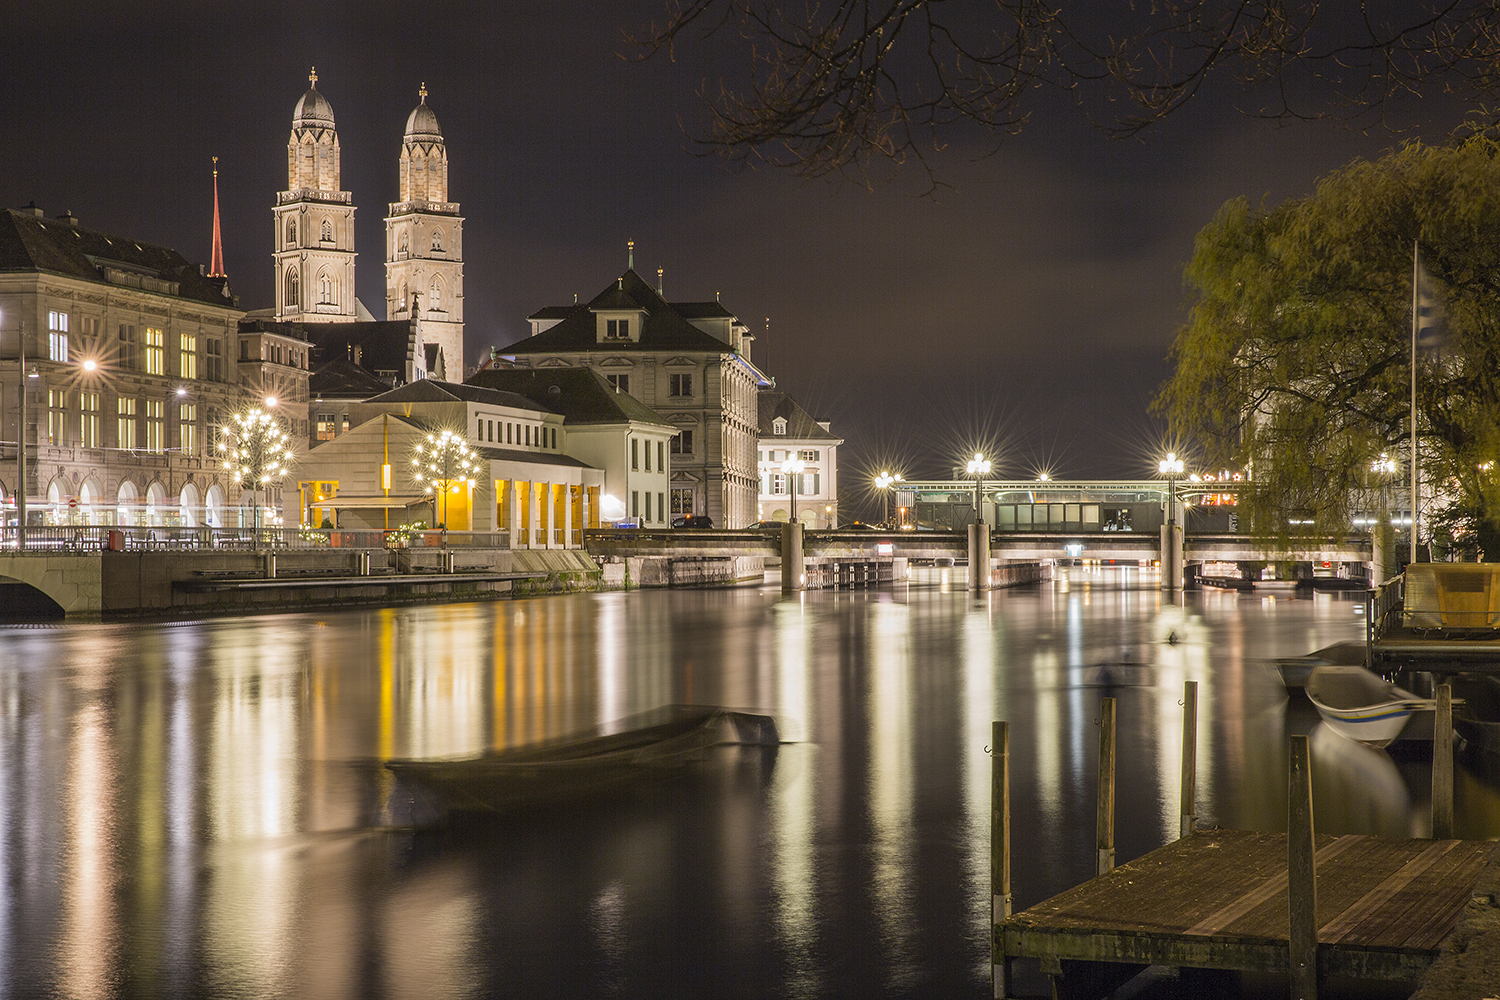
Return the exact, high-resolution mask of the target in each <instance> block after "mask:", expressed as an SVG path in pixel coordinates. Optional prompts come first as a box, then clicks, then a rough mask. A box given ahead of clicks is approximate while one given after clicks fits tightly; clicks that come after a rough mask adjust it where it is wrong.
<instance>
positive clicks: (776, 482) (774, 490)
mask: <svg viewBox="0 0 1500 1000" xmlns="http://www.w3.org/2000/svg"><path fill="white" fill-rule="evenodd" d="M785 492H786V477H785V476H783V475H782V474H781V473H779V472H773V473H771V495H772V496H780V495H781V494H783V493H785Z"/></svg>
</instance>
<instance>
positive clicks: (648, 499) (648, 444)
mask: <svg viewBox="0 0 1500 1000" xmlns="http://www.w3.org/2000/svg"><path fill="white" fill-rule="evenodd" d="M646 471H647V472H650V471H651V442H650V441H647V442H646ZM646 506H647V507H650V506H651V495H650V494H649V493H648V494H647V495H646Z"/></svg>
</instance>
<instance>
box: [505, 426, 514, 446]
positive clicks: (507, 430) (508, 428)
mask: <svg viewBox="0 0 1500 1000" xmlns="http://www.w3.org/2000/svg"><path fill="white" fill-rule="evenodd" d="M515 426H516V425H515V424H506V425H505V443H506V444H514V443H515V442H513V441H512V440H511V437H510V432H511V431H512V430H514V429H515Z"/></svg>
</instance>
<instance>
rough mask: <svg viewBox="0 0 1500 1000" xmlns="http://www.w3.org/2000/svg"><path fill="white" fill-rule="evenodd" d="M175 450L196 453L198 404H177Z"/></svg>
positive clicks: (186, 453) (187, 453)
mask: <svg viewBox="0 0 1500 1000" xmlns="http://www.w3.org/2000/svg"><path fill="white" fill-rule="evenodd" d="M177 450H178V451H180V452H182V454H184V455H196V454H198V405H197V404H196V403H178V404H177Z"/></svg>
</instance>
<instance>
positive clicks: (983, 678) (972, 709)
mask: <svg viewBox="0 0 1500 1000" xmlns="http://www.w3.org/2000/svg"><path fill="white" fill-rule="evenodd" d="M994 604H995V596H994V595H993V594H988V595H986V596H985V600H984V603H983V604H982V605H981V606H980V607H978V608H975V609H974V610H972V611H970V612H969V614H968V615H967V616H965V618H964V620H963V625H962V629H963V633H962V641H963V646H962V648H963V653H962V656H963V660H962V662H961V663H960V664H959V669H960V671H962V680H961V688H960V690H961V692H962V694H961V697H962V699H963V704H962V705H960V706H959V711H960V712H961V713H962V717H963V732H962V734H961V738H962V742H961V744H960V745H959V748H958V752H959V759H960V760H961V761H962V762H963V763H962V764H961V766H962V767H963V769H964V780H963V783H962V784H961V786H960V788H961V789H962V794H963V797H964V805H963V808H964V827H965V831H966V832H965V838H966V839H965V843H966V845H967V847H968V851H967V854H968V858H967V866H966V867H967V868H968V870H969V884H970V886H971V891H970V892H969V893H968V894H967V898H966V902H967V903H968V908H969V910H970V911H971V915H970V920H971V921H974V920H977V921H979V922H983V921H984V920H985V919H987V918H988V916H989V911H990V775H991V772H992V768H993V765H994V762H995V758H994V757H993V756H992V754H993V753H994V752H995V749H996V748H995V747H993V746H991V745H990V744H991V736H992V735H993V726H992V723H993V722H994V721H995V720H997V719H998V720H1002V721H1005V720H1008V719H1009V712H1008V706H1007V705H1006V704H1003V703H999V702H997V701H996V697H995V672H996V671H997V670H998V669H999V663H998V661H997V659H996V656H995V631H996V630H997V629H999V628H1001V627H1002V626H1001V623H1002V622H1003V621H1004V619H1003V617H1000V616H996V615H995V610H994ZM985 747H990V754H986V753H985V752H984V748H985ZM995 891H996V892H999V887H998V886H997V887H995ZM975 958H976V961H977V962H978V963H979V964H980V965H983V966H988V965H989V956H988V955H978V956H975Z"/></svg>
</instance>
